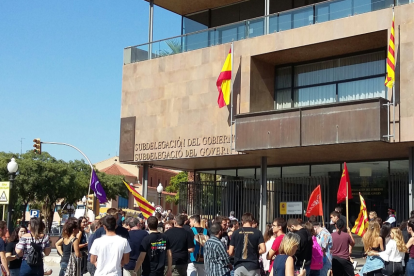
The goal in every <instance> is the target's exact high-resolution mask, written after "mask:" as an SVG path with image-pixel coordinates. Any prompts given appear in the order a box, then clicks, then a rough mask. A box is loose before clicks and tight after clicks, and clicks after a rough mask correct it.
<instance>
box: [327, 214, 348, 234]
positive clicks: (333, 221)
mask: <svg viewBox="0 0 414 276" xmlns="http://www.w3.org/2000/svg"><path fill="white" fill-rule="evenodd" d="M340 217H341V215H340V214H339V213H338V212H336V211H333V212H332V213H331V214H330V218H331V221H330V224H329V229H328V230H329V232H330V233H331V234H332V233H333V232H335V231H336V226H335V224H336V222H337V221H338V220H339V219H340ZM343 221H344V222H345V221H346V220H343Z"/></svg>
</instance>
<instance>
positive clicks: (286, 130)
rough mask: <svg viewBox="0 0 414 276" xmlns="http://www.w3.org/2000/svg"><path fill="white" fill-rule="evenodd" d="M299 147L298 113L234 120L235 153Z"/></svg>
mask: <svg viewBox="0 0 414 276" xmlns="http://www.w3.org/2000/svg"><path fill="white" fill-rule="evenodd" d="M258 114H260V113H258ZM299 145H300V112H299V111H292V112H284V113H278V114H267V115H257V116H253V117H245V118H240V119H236V150H237V151H244V150H253V149H270V148H284V147H297V146H299Z"/></svg>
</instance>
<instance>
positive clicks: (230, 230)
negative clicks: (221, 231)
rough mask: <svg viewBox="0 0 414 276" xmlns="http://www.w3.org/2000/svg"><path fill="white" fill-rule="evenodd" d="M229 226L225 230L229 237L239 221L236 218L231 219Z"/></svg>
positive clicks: (237, 227)
mask: <svg viewBox="0 0 414 276" xmlns="http://www.w3.org/2000/svg"><path fill="white" fill-rule="evenodd" d="M230 226H231V228H230V229H229V231H228V232H227V235H228V236H229V239H231V235H233V232H234V231H236V230H237V229H239V222H238V221H237V220H231V221H230Z"/></svg>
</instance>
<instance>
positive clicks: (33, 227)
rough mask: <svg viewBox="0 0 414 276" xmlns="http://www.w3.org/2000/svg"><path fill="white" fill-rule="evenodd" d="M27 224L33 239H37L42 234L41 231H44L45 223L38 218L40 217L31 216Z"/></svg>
mask: <svg viewBox="0 0 414 276" xmlns="http://www.w3.org/2000/svg"><path fill="white" fill-rule="evenodd" d="M29 225H30V233H32V234H33V237H34V238H35V239H38V238H39V236H40V235H41V234H43V231H45V224H44V223H43V221H41V220H40V218H31V219H30V222H29Z"/></svg>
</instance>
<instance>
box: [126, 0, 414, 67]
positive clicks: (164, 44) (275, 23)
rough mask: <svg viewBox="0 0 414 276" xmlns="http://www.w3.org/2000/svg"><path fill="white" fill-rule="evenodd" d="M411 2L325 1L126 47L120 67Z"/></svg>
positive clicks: (396, 0)
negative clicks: (122, 64) (122, 63)
mask: <svg viewBox="0 0 414 276" xmlns="http://www.w3.org/2000/svg"><path fill="white" fill-rule="evenodd" d="M413 2H414V0H330V1H325V2H321V3H318V4H315V5H309V6H304V7H300V8H296V9H292V10H288V11H284V12H279V13H275V14H271V15H268V16H262V17H258V18H253V19H248V20H244V21H240V22H236V23H232V24H228V25H223V26H219V27H215V28H210V29H206V30H201V31H197V32H193V33H188V34H184V35H180V36H176V37H171V38H167V39H162V40H158V41H154V42H151V43H144V44H140V45H136V46H130V47H126V48H125V49H124V64H128V63H134V62H139V61H144V60H148V59H154V58H159V57H163V56H168V55H174V54H179V53H184V52H188V51H192V50H197V49H202V48H207V47H211V46H215V45H220V44H225V43H229V42H232V41H239V40H243V39H247V38H253V37H257V36H262V35H266V34H270V33H275V32H281V31H286V30H290V29H295V28H300V27H304V26H308V25H313V24H317V23H322V22H326V21H331V20H336V19H340V18H344V17H349V16H353V15H358V14H363V13H367V12H372V11H377V10H382V9H386V8H390V7H393V6H394V5H403V4H408V3H413ZM390 20H391V19H390Z"/></svg>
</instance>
